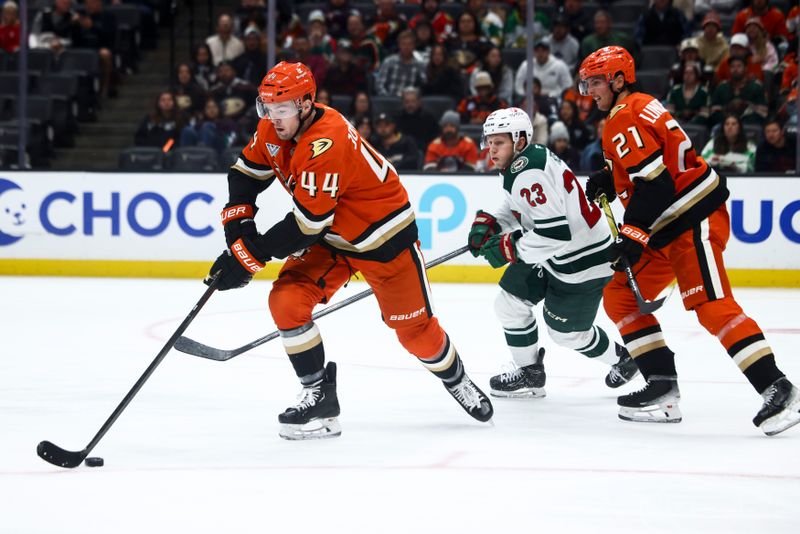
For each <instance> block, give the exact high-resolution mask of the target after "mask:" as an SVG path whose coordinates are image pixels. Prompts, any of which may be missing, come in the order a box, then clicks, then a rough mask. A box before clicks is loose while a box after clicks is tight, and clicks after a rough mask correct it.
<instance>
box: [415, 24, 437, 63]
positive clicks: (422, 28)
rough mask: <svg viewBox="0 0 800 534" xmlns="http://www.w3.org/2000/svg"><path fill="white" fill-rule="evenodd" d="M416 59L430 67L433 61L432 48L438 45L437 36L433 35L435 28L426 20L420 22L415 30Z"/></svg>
mask: <svg viewBox="0 0 800 534" xmlns="http://www.w3.org/2000/svg"><path fill="white" fill-rule="evenodd" d="M412 31H413V32H414V39H415V42H414V57H415V58H416V60H417V61H419V62H421V63H422V64H423V65H426V66H427V65H428V61H430V59H431V48H433V45H435V44H436V36H435V35H434V34H433V27H432V26H431V23H430V22H428V21H427V20H426V19H422V20H420V21H419V22H418V23H417V25H416V26H414V29H413V30H412Z"/></svg>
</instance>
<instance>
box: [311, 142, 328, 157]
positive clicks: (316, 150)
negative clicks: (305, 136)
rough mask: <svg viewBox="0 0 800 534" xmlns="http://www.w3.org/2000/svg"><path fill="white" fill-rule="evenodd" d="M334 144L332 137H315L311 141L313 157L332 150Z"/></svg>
mask: <svg viewBox="0 0 800 534" xmlns="http://www.w3.org/2000/svg"><path fill="white" fill-rule="evenodd" d="M332 146H333V141H332V140H331V139H328V138H327V137H321V138H319V139H314V140H313V141H311V143H310V148H311V159H314V158H316V157H317V156H321V155H322V154H324V153H325V152H327V151H328V150H330V149H331V147H332Z"/></svg>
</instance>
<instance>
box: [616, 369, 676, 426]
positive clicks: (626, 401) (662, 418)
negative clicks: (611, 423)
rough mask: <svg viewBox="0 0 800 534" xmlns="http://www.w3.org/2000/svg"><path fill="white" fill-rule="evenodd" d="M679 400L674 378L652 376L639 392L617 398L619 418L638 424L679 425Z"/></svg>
mask: <svg viewBox="0 0 800 534" xmlns="http://www.w3.org/2000/svg"><path fill="white" fill-rule="evenodd" d="M680 399H681V393H680V390H679V389H678V378H677V377H676V376H660V375H653V376H651V377H650V378H649V379H648V380H647V385H645V386H644V387H643V388H642V389H640V390H639V391H634V392H633V393H628V394H627V395H622V396H621V397H618V398H617V404H619V418H620V419H623V420H625V421H635V422H639V423H680V422H681V419H682V415H681V411H680V409H679V408H678V401H679V400H680Z"/></svg>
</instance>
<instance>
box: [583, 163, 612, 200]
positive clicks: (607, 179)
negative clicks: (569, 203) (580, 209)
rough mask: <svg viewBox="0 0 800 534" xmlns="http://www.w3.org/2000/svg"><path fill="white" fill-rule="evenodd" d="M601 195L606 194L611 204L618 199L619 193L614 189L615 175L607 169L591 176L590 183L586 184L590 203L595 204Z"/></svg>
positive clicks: (604, 168)
mask: <svg viewBox="0 0 800 534" xmlns="http://www.w3.org/2000/svg"><path fill="white" fill-rule="evenodd" d="M601 193H605V195H606V198H607V199H608V201H609V202H611V201H612V200H614V199H615V198H617V192H616V190H615V189H614V175H613V174H611V171H609V170H608V168H607V167H603V168H602V169H601V170H599V171H595V172H593V173H592V174H590V175H589V181H588V182H586V198H588V199H589V202H594V201H595V200H596V199H597V197H598V196H599V195H600V194H601Z"/></svg>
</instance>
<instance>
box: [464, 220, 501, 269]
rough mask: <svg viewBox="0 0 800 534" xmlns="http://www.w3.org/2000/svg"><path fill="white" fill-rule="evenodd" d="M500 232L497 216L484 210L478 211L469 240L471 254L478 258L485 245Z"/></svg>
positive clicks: (470, 230)
mask: <svg viewBox="0 0 800 534" xmlns="http://www.w3.org/2000/svg"><path fill="white" fill-rule="evenodd" d="M498 232H500V225H499V224H498V223H497V219H496V218H495V216H494V215H492V214H491V213H487V212H485V211H483V210H478V213H476V214H475V220H474V221H472V227H471V228H470V229H469V237H468V238H467V244H468V245H469V251H470V253H472V255H473V256H474V257H476V258H477V257H478V256H479V255H480V250H481V247H482V246H483V245H484V243H486V241H487V240H488V239H489V238H490V237H492V236H493V235H495V234H497V233H498Z"/></svg>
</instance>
